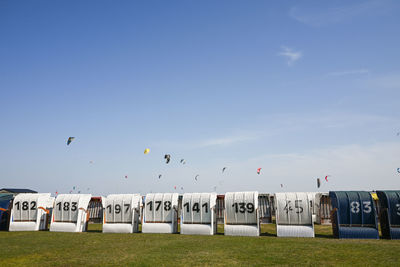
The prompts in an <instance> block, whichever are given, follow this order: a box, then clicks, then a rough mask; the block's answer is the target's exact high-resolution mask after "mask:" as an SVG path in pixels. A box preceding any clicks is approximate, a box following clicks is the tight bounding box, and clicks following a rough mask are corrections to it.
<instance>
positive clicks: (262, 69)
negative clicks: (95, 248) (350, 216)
mask: <svg viewBox="0 0 400 267" xmlns="http://www.w3.org/2000/svg"><path fill="white" fill-rule="evenodd" d="M399 12H400V2H398V1H389V0H382V1H381V0H380V1H374V0H373V1H301V2H300V1H285V2H283V1H279V2H278V1H276V2H272V1H251V2H249V1H117V2H115V1H5V0H2V1H0V114H1V116H0V125H1V128H0V140H1V149H0V183H1V185H2V186H3V187H26V188H32V189H36V190H38V191H41V192H52V193H54V192H55V191H58V192H59V193H68V192H69V191H70V190H71V189H72V187H73V186H77V187H78V188H79V190H80V191H81V192H91V193H93V194H95V195H106V194H109V193H128V192H131V193H133V192H140V193H142V194H144V193H146V192H150V191H152V192H158V191H159V192H173V191H179V192H183V191H185V192H196V191H200V192H203V191H204V192H208V191H213V190H214V187H215V186H216V187H217V191H218V192H220V193H223V192H226V191H241V190H258V191H260V192H278V191H316V190H317V188H316V178H323V177H324V176H325V175H328V174H329V175H331V177H330V180H329V182H328V183H325V182H324V183H323V184H322V186H321V188H320V189H319V191H329V190H372V189H399V187H400V174H399V173H397V172H396V169H397V168H398V167H400V136H397V133H398V132H400V112H399V104H398V102H399V98H400V66H399V61H400V53H399V47H400V31H399V25H400V17H399V16H398V14H399ZM69 136H75V137H76V139H75V140H74V142H73V143H72V144H71V145H70V146H66V140H67V138H68V137H69ZM147 147H148V148H150V149H151V152H150V153H149V154H148V155H144V154H143V151H144V149H145V148H147ZM165 153H168V154H171V157H172V160H171V163H170V164H168V165H167V164H165V163H164V161H163V156H164V154H165ZM181 158H184V159H186V162H187V163H186V164H185V165H182V164H180V163H179V160H180V159H181ZM90 161H93V163H90ZM223 167H227V170H226V171H225V172H224V173H223V174H222V173H221V170H222V168H223ZM259 167H261V168H262V172H261V174H260V175H257V173H256V170H257V168H259ZM159 174H162V175H163V176H162V178H161V179H158V175H159ZM197 174H199V175H200V176H199V179H198V181H197V182H196V181H195V180H194V177H195V175H197ZM125 175H128V179H125V178H124V176H125ZM280 184H284V187H283V188H281V187H280ZM174 186H177V188H178V189H177V190H174V188H173V187H174ZM180 187H183V188H184V190H180ZM76 191H78V189H76Z"/></svg>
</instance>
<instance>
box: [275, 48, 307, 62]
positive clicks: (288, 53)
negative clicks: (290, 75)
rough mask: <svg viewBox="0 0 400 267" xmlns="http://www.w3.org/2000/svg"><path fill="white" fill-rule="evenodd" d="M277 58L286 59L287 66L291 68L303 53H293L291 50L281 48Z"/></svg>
mask: <svg viewBox="0 0 400 267" xmlns="http://www.w3.org/2000/svg"><path fill="white" fill-rule="evenodd" d="M278 55H279V56H283V57H286V59H287V64H288V65H289V66H292V65H293V64H294V63H295V62H296V61H297V60H299V59H300V58H301V57H302V56H303V53H302V52H301V51H294V50H293V49H292V48H289V47H286V46H282V51H281V52H279V53H278Z"/></svg>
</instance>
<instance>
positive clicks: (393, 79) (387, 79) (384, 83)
mask: <svg viewBox="0 0 400 267" xmlns="http://www.w3.org/2000/svg"><path fill="white" fill-rule="evenodd" d="M369 84H370V85H372V86H374V87H377V88H386V89H400V73H391V74H387V75H382V76H380V77H377V78H375V79H373V80H372V81H369Z"/></svg>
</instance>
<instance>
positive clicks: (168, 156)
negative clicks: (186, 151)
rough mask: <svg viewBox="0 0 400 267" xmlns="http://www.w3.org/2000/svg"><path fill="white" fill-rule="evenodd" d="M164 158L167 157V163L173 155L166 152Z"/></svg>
mask: <svg viewBox="0 0 400 267" xmlns="http://www.w3.org/2000/svg"><path fill="white" fill-rule="evenodd" d="M164 159H165V163H167V164H168V163H169V161H170V160H171V155H170V154H165V155H164Z"/></svg>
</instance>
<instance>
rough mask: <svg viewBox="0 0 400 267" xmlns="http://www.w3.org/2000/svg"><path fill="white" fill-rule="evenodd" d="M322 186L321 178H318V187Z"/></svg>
mask: <svg viewBox="0 0 400 267" xmlns="http://www.w3.org/2000/svg"><path fill="white" fill-rule="evenodd" d="M320 186H321V180H320V179H319V178H317V187H318V188H319V187H320Z"/></svg>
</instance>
